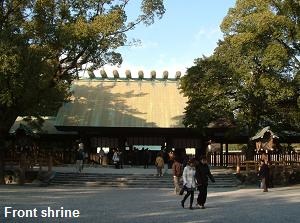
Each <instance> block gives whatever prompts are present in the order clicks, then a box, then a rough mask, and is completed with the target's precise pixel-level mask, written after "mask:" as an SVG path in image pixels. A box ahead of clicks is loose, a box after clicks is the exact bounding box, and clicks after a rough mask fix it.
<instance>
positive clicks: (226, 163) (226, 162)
mask: <svg viewBox="0 0 300 223" xmlns="http://www.w3.org/2000/svg"><path fill="white" fill-rule="evenodd" d="M225 165H226V167H228V143H226V145H225Z"/></svg>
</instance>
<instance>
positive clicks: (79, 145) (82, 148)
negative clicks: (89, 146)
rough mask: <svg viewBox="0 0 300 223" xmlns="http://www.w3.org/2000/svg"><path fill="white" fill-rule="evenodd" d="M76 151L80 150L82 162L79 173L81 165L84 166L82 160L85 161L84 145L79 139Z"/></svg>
mask: <svg viewBox="0 0 300 223" xmlns="http://www.w3.org/2000/svg"><path fill="white" fill-rule="evenodd" d="M78 149H79V150H80V153H81V155H82V161H81V167H80V168H81V170H80V172H81V171H82V170H83V166H84V165H83V164H84V160H85V152H84V144H83V142H82V140H81V139H80V141H79V144H78Z"/></svg>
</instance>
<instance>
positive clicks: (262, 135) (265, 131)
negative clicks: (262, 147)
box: [250, 126, 279, 141]
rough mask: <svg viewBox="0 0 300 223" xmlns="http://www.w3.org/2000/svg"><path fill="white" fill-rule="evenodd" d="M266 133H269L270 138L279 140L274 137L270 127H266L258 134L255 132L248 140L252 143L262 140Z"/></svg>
mask: <svg viewBox="0 0 300 223" xmlns="http://www.w3.org/2000/svg"><path fill="white" fill-rule="evenodd" d="M266 133H269V134H270V135H271V136H272V138H279V137H278V136H277V135H275V133H274V132H272V131H271V129H270V126H267V127H265V128H263V129H262V130H260V131H259V132H257V133H256V135H255V136H253V137H251V138H250V140H252V141H255V140H261V139H263V138H264V136H265V134H266Z"/></svg>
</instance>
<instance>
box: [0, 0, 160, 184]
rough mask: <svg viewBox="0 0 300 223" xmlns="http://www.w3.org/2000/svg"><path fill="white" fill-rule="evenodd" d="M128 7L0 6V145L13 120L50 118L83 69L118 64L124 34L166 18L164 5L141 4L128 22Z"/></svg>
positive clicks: (60, 0) (86, 2) (35, 1)
mask: <svg viewBox="0 0 300 223" xmlns="http://www.w3.org/2000/svg"><path fill="white" fill-rule="evenodd" d="M131 2H132V1H130V0H73V1H70V0H3V1H0V141H1V138H3V137H4V135H5V134H7V133H8V131H9V129H10V127H11V126H12V124H13V123H14V121H15V119H16V117H17V116H37V117H39V116H40V115H52V114H55V112H56V111H57V109H58V108H59V107H60V106H61V103H62V102H63V101H65V100H67V99H68V97H69V96H70V93H71V92H70V90H69V87H70V84H71V82H72V80H74V79H75V78H78V75H79V72H80V71H81V70H83V69H85V68H86V66H87V65H89V69H91V70H93V69H97V68H99V67H101V66H103V65H105V64H120V63H121V62H122V57H121V55H120V54H119V53H117V52H116V49H117V48H118V47H120V46H124V45H125V44H130V41H127V38H126V32H127V31H129V30H132V29H134V28H135V27H136V26H137V25H138V24H141V23H144V24H146V25H151V24H152V23H153V22H154V20H155V18H161V17H162V16H163V14H164V12H165V9H164V5H163V0H141V1H140V3H139V4H140V12H141V13H140V15H137V17H136V19H134V20H132V21H127V16H126V9H127V6H128V5H129V3H131ZM136 3H137V2H135V4H136ZM137 5H138V4H137ZM0 147H3V145H2V146H1V145H0ZM1 151H3V149H2V150H1V149H0V152H1ZM0 155H1V154H0ZM1 157H3V154H2V156H1ZM0 178H1V177H0Z"/></svg>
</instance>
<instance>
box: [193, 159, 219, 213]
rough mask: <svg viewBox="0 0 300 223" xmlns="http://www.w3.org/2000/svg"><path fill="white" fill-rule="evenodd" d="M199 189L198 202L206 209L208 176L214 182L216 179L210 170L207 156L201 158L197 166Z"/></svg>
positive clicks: (196, 175)
mask: <svg viewBox="0 0 300 223" xmlns="http://www.w3.org/2000/svg"><path fill="white" fill-rule="evenodd" d="M195 178H196V183H197V189H198V190H199V194H198V198H197V204H198V205H199V206H200V208H201V209H204V208H205V206H204V204H205V202H206V198H207V186H208V178H209V179H210V180H211V181H212V182H213V183H214V182H215V179H214V177H213V175H212V174H211V172H210V169H209V166H208V165H207V160H206V157H202V158H201V159H200V163H199V164H198V165H197V166H196V173H195Z"/></svg>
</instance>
